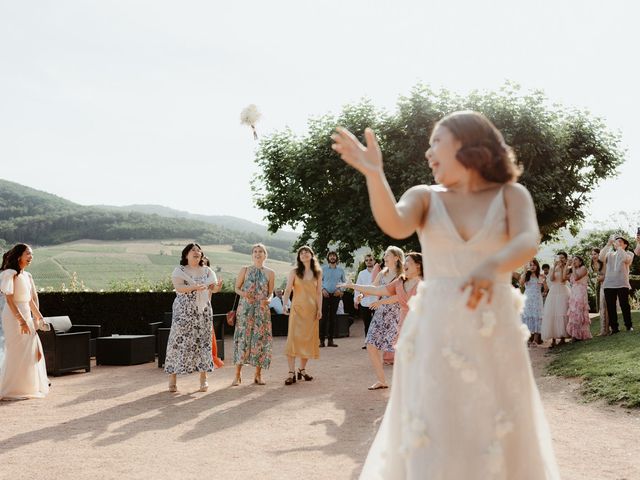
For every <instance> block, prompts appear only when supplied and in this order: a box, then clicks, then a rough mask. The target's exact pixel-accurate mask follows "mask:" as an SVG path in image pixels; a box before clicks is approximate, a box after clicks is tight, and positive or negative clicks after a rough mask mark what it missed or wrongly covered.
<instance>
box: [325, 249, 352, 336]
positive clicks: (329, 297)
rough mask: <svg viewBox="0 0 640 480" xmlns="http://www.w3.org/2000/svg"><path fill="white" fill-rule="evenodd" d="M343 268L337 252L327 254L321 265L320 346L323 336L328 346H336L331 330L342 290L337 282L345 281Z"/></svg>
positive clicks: (334, 322)
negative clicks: (324, 261) (325, 260)
mask: <svg viewBox="0 0 640 480" xmlns="http://www.w3.org/2000/svg"><path fill="white" fill-rule="evenodd" d="M345 281H346V280H345V276H344V270H343V269H342V268H341V267H339V266H338V253H337V252H335V251H333V250H332V251H330V252H329V253H328V254H327V264H326V265H323V266H322V318H321V319H320V346H321V347H324V346H325V345H324V340H325V338H326V339H327V340H329V343H328V344H327V345H328V346H329V347H337V346H338V345H336V344H335V343H333V332H334V329H335V325H336V313H337V312H338V305H339V303H340V299H341V298H342V294H343V292H342V290H341V289H340V288H337V285H338V283H345Z"/></svg>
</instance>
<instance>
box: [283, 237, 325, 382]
mask: <svg viewBox="0 0 640 480" xmlns="http://www.w3.org/2000/svg"><path fill="white" fill-rule="evenodd" d="M296 263H297V266H296V268H294V269H293V270H291V272H289V276H288V278H287V288H286V289H285V291H284V296H283V297H282V298H283V300H284V313H285V315H287V314H288V315H289V333H288V335H287V345H286V346H285V354H286V355H287V359H288V361H289V376H288V377H287V379H286V380H285V381H284V384H285V385H291V384H292V383H296V357H299V358H300V368H299V369H298V372H297V376H298V380H302V379H303V378H304V379H305V381H311V380H313V377H312V376H311V375H309V374H308V373H307V371H306V366H307V361H308V360H309V359H310V358H313V359H317V358H320V347H319V345H318V334H319V328H320V324H319V321H320V318H321V317H322V271H321V270H320V266H319V262H318V259H317V258H316V256H315V254H314V253H313V250H312V249H311V247H309V246H306V245H305V246H303V247H300V248H299V249H298V256H297V258H296ZM292 290H293V300H292V301H291V305H290V307H291V309H290V310H289V296H290V295H291V291H292Z"/></svg>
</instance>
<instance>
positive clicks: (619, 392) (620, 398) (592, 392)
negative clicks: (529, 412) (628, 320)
mask: <svg viewBox="0 0 640 480" xmlns="http://www.w3.org/2000/svg"><path fill="white" fill-rule="evenodd" d="M631 316H632V319H633V325H634V329H635V331H634V332H627V331H626V330H625V328H624V323H623V322H622V315H620V314H618V322H619V323H620V328H621V330H620V333H619V334H617V335H613V336H608V337H596V336H595V335H596V334H597V333H598V332H599V331H600V317H595V318H594V319H593V320H592V323H591V333H592V334H593V335H594V337H593V339H592V340H585V341H582V342H575V343H570V344H568V345H566V346H563V347H561V348H556V349H554V350H551V352H552V353H551V354H552V355H553V357H554V358H553V360H552V361H551V363H550V364H549V366H548V372H549V373H551V374H553V375H560V376H563V377H580V378H582V379H583V384H582V393H583V394H584V396H585V399H586V400H597V399H604V400H606V401H607V402H609V403H616V404H620V405H622V406H624V407H630V408H640V311H634V312H632V313H631Z"/></svg>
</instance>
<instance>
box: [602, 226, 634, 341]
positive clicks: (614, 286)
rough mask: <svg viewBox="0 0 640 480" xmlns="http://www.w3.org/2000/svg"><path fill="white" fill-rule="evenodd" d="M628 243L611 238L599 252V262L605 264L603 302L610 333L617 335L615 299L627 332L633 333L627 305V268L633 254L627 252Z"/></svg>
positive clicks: (629, 307) (621, 239)
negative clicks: (618, 303) (618, 304)
mask: <svg viewBox="0 0 640 480" xmlns="http://www.w3.org/2000/svg"><path fill="white" fill-rule="evenodd" d="M628 247H629V242H628V241H627V239H625V238H623V237H615V238H614V237H613V236H612V237H611V238H610V239H609V242H607V246H606V247H604V248H603V249H602V251H601V252H600V257H599V258H600V261H601V262H604V264H605V274H604V283H603V284H602V287H603V289H604V300H605V302H606V303H607V314H608V316H609V326H610V327H611V333H612V334H614V333H618V331H619V327H618V312H617V311H616V299H617V300H618V302H620V310H622V318H623V320H624V326H625V327H627V331H629V332H632V331H633V325H632V323H631V306H630V305H629V290H631V285H630V284H629V267H630V266H631V262H632V261H633V252H627V248H628Z"/></svg>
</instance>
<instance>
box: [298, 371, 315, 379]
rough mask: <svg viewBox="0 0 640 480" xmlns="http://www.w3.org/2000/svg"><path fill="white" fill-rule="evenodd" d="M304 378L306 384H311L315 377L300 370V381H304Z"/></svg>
mask: <svg viewBox="0 0 640 480" xmlns="http://www.w3.org/2000/svg"><path fill="white" fill-rule="evenodd" d="M303 378H304V381H305V382H310V381H311V380H313V377H312V376H311V375H309V374H308V373H307V370H306V369H304V368H299V369H298V380H302V379H303Z"/></svg>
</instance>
